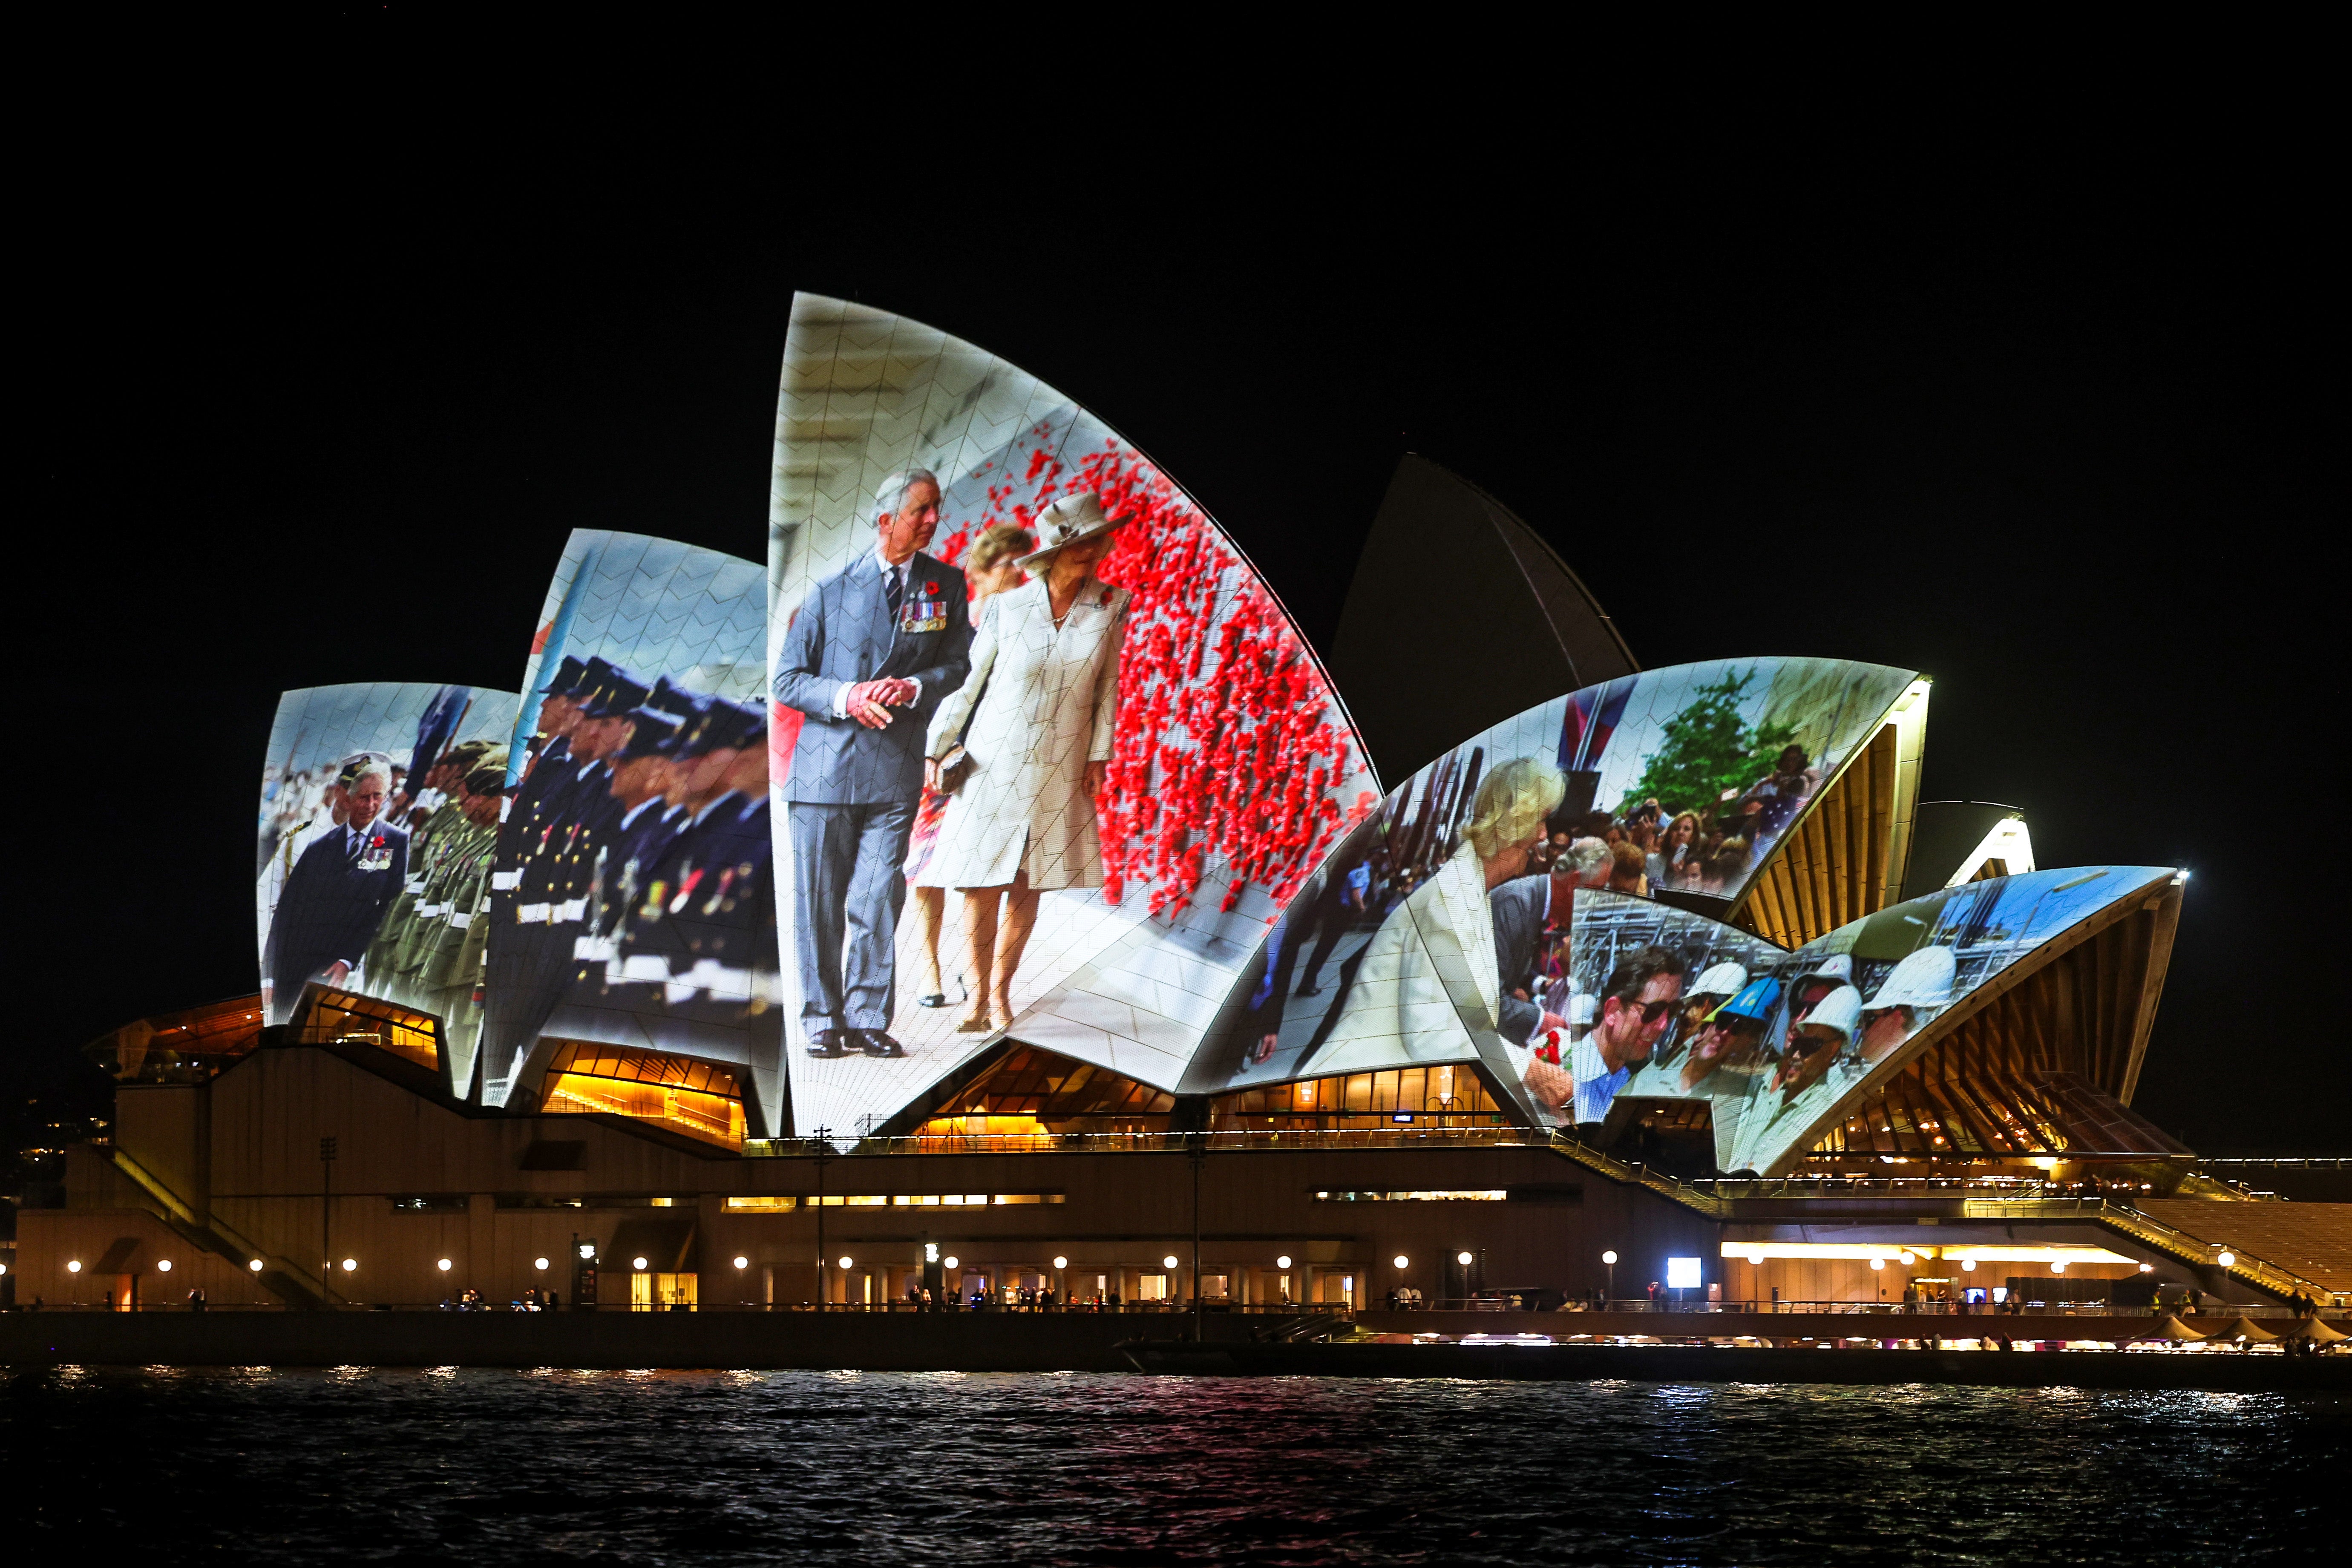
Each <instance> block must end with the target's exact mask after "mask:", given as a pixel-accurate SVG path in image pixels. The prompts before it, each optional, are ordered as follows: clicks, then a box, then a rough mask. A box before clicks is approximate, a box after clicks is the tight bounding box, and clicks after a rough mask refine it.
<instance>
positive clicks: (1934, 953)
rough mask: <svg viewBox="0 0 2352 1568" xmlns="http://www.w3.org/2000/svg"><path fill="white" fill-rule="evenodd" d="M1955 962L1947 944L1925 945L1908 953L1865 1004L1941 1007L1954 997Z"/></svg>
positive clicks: (1874, 1005)
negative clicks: (1953, 977) (1942, 945)
mask: <svg viewBox="0 0 2352 1568" xmlns="http://www.w3.org/2000/svg"><path fill="white" fill-rule="evenodd" d="M1953 969H1954V961H1953V958H1952V950H1951V949H1950V948H1948V947H1923V948H1921V949H1920V950H1919V951H1918V952H1914V953H1908V954H1906V955H1905V957H1904V959H1903V962H1902V963H1898V964H1896V965H1895V967H1894V969H1893V970H1892V971H1890V972H1889V973H1888V974H1887V976H1886V979H1885V983H1884V984H1881V985H1880V986H1879V988H1878V994H1877V995H1875V996H1873V997H1872V998H1871V999H1870V1000H1869V1002H1868V1003H1866V1004H1865V1005H1867V1006H1869V1007H1871V1008H1873V1009H1876V1008H1879V1007H1906V1006H1907V1007H1940V1006H1942V1005H1944V1004H1945V1003H1947V1002H1949V1001H1950V1000H1951V999H1952V974H1953Z"/></svg>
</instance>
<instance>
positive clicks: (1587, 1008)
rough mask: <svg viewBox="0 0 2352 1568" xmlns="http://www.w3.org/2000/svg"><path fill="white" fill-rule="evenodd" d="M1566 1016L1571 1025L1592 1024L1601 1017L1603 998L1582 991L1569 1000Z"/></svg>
mask: <svg viewBox="0 0 2352 1568" xmlns="http://www.w3.org/2000/svg"><path fill="white" fill-rule="evenodd" d="M1565 1016H1566V1017H1567V1019H1568V1021H1569V1023H1570V1024H1571V1025H1583V1024H1590V1023H1591V1022H1592V1021H1593V1020H1594V1019H1595V1018H1598V1017H1600V1016H1601V998H1600V997H1598V996H1595V995H1594V994H1592V993H1591V992H1590V991H1580V992H1578V993H1577V994H1575V995H1573V996H1571V997H1570V998H1569V999H1568V1012H1567V1014H1566V1015H1565Z"/></svg>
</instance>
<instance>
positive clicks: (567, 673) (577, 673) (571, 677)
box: [539, 653, 588, 697]
mask: <svg viewBox="0 0 2352 1568" xmlns="http://www.w3.org/2000/svg"><path fill="white" fill-rule="evenodd" d="M587 673H588V667H587V665H586V664H584V663H583V662H582V661H581V660H579V659H576V658H572V656H571V655H570V654H568V653H567V654H565V655H564V656H563V662H562V663H561V664H559V665H557V666H556V667H555V674H554V675H553V676H552V677H551V678H550V679H549V680H548V682H547V684H546V685H544V686H542V687H541V688H540V689H539V694H540V695H541V697H569V696H571V695H572V692H574V691H576V690H578V689H579V687H580V682H581V679H582V678H583V677H584V676H585V675H586V674H587Z"/></svg>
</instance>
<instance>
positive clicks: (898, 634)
mask: <svg viewBox="0 0 2352 1568" xmlns="http://www.w3.org/2000/svg"><path fill="white" fill-rule="evenodd" d="M874 525H875V541H874V548H873V550H872V551H871V552H866V553H863V554H860V555H859V556H858V557H857V558H856V560H854V561H852V562H850V563H849V564H848V565H846V566H845V567H843V568H842V569H841V570H840V571H838V572H836V573H835V574H833V575H832V576H830V577H827V578H825V579H824V580H823V581H821V582H819V583H817V584H814V586H812V587H811V588H810V589H809V592H808V597H807V598H806V599H804V600H803V602H802V604H801V607H800V608H799V610H798V611H796V612H795V613H794V614H793V620H792V625H791V626H790V628H789V629H788V630H787V631H786V632H785V633H784V647H783V653H782V658H779V659H778V660H777V663H776V691H775V695H776V700H777V701H778V702H779V703H781V704H782V705H783V706H784V707H787V708H791V709H794V710H798V711H799V712H800V714H801V715H802V719H803V723H802V726H801V732H800V738H799V740H798V741H797V742H795V743H794V745H793V765H792V773H791V775H790V776H789V777H788V778H787V779H786V780H785V781H784V800H785V801H786V803H787V804H786V806H785V810H786V811H787V812H788V813H789V814H790V820H791V824H792V845H793V957H794V961H795V964H796V967H797V971H798V973H799V977H800V993H801V1027H802V1030H803V1033H804V1035H805V1036H806V1041H807V1047H808V1053H809V1055H811V1056H813V1057H825V1058H830V1057H842V1056H846V1055H848V1054H849V1053H850V1052H852V1051H859V1052H863V1053H864V1054H866V1055H867V1056H872V1057H898V1056H904V1055H905V1054H906V1052H905V1051H904V1049H902V1048H901V1047H900V1046H899V1045H898V1041H897V1040H895V1039H893V1038H891V1037H890V1019H891V1016H892V1013H893V1010H894V1005H895V1003H896V1001H897V989H898V964H897V958H898V948H897V942H898V913H899V910H901V909H902V908H904V907H905V904H906V901H907V879H906V874H905V867H906V860H907V842H908V837H909V835H910V834H911V833H912V832H913V830H914V826H915V806H916V805H917V803H918V802H919V800H920V798H921V796H922V792H923V742H924V736H925V731H926V730H927V729H928V728H929V723H930V719H931V715H932V713H933V712H935V711H936V710H938V708H939V705H940V699H942V698H944V697H945V696H947V694H948V693H949V692H950V691H953V690H954V689H956V688H957V687H959V686H961V685H962V684H963V681H964V677H965V676H967V675H968V674H970V673H971V595H970V594H969V593H968V591H967V590H966V589H965V586H964V579H963V574H962V573H961V572H959V571H957V570H956V569H955V568H954V567H952V566H950V565H949V564H948V563H945V562H943V561H939V560H935V559H933V558H932V557H930V556H929V555H926V554H924V553H923V547H924V546H925V545H927V544H929V543H930V542H931V535H932V534H933V533H935V532H936V531H938V530H939V526H940V481H939V477H938V476H937V475H935V474H933V473H932V472H931V471H930V470H929V469H928V468H907V469H904V470H902V471H900V472H898V473H895V474H892V475H891V476H890V477H889V478H888V479H885V480H883V481H882V484H881V487H880V489H878V490H877V492H876V499H875V519H874Z"/></svg>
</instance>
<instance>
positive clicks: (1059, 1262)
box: [1054, 1258, 1070, 1268]
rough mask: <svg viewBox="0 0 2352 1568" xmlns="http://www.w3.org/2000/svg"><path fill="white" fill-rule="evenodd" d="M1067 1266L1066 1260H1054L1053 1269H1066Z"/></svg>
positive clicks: (1067, 1261)
mask: <svg viewBox="0 0 2352 1568" xmlns="http://www.w3.org/2000/svg"><path fill="white" fill-rule="evenodd" d="M1069 1266H1070V1260H1069V1259H1068V1258H1055V1259H1054V1267H1055V1268H1068V1267H1069Z"/></svg>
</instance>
